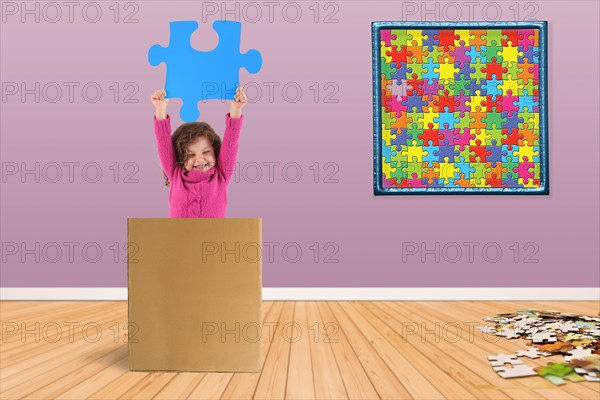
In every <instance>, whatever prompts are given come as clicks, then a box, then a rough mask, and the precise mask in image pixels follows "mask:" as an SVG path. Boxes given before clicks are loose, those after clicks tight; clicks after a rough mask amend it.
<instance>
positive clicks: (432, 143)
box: [379, 28, 543, 188]
mask: <svg viewBox="0 0 600 400" xmlns="http://www.w3.org/2000/svg"><path fill="white" fill-rule="evenodd" d="M380 34H381V37H380V38H381V43H380V50H381V52H380V56H379V58H380V65H381V81H380V82H381V104H380V107H381V111H382V112H381V116H382V121H381V125H382V135H381V140H382V142H381V157H382V158H381V161H382V165H381V170H382V180H383V182H382V186H383V187H384V188H417V187H419V188H430V187H435V188H539V187H540V169H541V168H540V158H541V151H543V147H541V146H540V112H539V111H540V110H539V109H540V94H539V88H540V80H539V78H540V77H539V59H540V48H539V29H497V28H490V29H479V30H459V29H457V30H453V29H418V30H411V29H387V30H381V33H380Z"/></svg>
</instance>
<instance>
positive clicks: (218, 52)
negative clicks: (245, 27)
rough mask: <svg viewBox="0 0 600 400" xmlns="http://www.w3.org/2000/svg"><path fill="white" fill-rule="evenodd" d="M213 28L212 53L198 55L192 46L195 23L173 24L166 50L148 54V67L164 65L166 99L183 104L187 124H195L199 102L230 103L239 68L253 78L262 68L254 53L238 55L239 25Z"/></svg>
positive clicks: (218, 24)
mask: <svg viewBox="0 0 600 400" xmlns="http://www.w3.org/2000/svg"><path fill="white" fill-rule="evenodd" d="M212 27H213V29H214V30H215V31H216V32H217V34H218V35H219V43H218V44H217V47H215V48H214V49H213V50H210V51H198V50H196V49H194V48H193V47H192V46H191V43H190V39H191V36H192V34H193V33H194V31H196V29H198V23H197V22H196V21H175V22H171V23H170V33H171V37H170V40H169V46H168V47H163V46H160V45H154V46H152V47H151V48H150V50H149V51H148V61H149V62H150V64H151V65H153V66H157V65H159V64H160V63H162V62H164V63H166V65H167V79H166V84H165V91H166V93H167V98H173V97H177V98H181V99H182V100H183V106H182V107H181V111H180V116H181V119H182V120H183V121H186V122H193V121H196V120H198V118H199V117H200V112H199V111H198V102H199V101H201V100H210V99H223V100H233V99H234V96H235V91H236V89H237V87H238V85H239V72H240V68H245V69H246V70H247V71H248V72H249V73H251V74H255V73H257V72H258V71H259V70H260V68H261V66H262V56H261V54H260V53H259V52H258V51H257V50H248V51H247V52H246V53H244V54H242V53H240V41H241V33H242V25H241V23H240V22H235V21H215V22H213V25H212Z"/></svg>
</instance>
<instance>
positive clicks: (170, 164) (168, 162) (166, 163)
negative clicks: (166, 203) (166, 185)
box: [153, 115, 176, 181]
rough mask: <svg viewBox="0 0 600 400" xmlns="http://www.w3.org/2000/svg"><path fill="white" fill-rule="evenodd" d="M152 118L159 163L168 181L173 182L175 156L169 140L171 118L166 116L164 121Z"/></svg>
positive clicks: (171, 142)
mask: <svg viewBox="0 0 600 400" xmlns="http://www.w3.org/2000/svg"><path fill="white" fill-rule="evenodd" d="M153 118H154V134H155V135H156V144H157V146H158V157H159V158H160V163H161V165H162V167H163V170H164V171H165V174H167V177H168V178H169V180H170V181H172V180H173V173H174V172H175V163H176V155H175V149H174V148H173V141H172V139H171V117H170V116H169V115H167V118H166V119H162V120H158V119H156V116H154V117H153Z"/></svg>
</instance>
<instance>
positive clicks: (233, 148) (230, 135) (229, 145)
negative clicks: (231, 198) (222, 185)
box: [217, 113, 244, 183]
mask: <svg viewBox="0 0 600 400" xmlns="http://www.w3.org/2000/svg"><path fill="white" fill-rule="evenodd" d="M243 122H244V116H243V115H242V116H241V117H240V118H231V116H230V115H229V113H227V115H226V116H225V133H224V134H223V141H222V143H221V150H220V151H219V157H218V159H217V165H218V166H219V169H220V170H221V174H222V176H223V178H224V179H225V182H227V183H229V181H230V180H231V175H232V174H233V171H234V170H235V162H236V160H237V152H238V144H239V141H240V132H241V129H242V123H243Z"/></svg>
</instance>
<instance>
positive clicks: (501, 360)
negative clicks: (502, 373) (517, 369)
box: [488, 353, 523, 367]
mask: <svg viewBox="0 0 600 400" xmlns="http://www.w3.org/2000/svg"><path fill="white" fill-rule="evenodd" d="M488 360H489V361H490V364H491V366H492V367H501V366H504V364H512V365H518V364H523V361H521V360H519V359H518V358H517V356H516V355H514V354H502V353H501V354H496V355H495V356H488Z"/></svg>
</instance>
